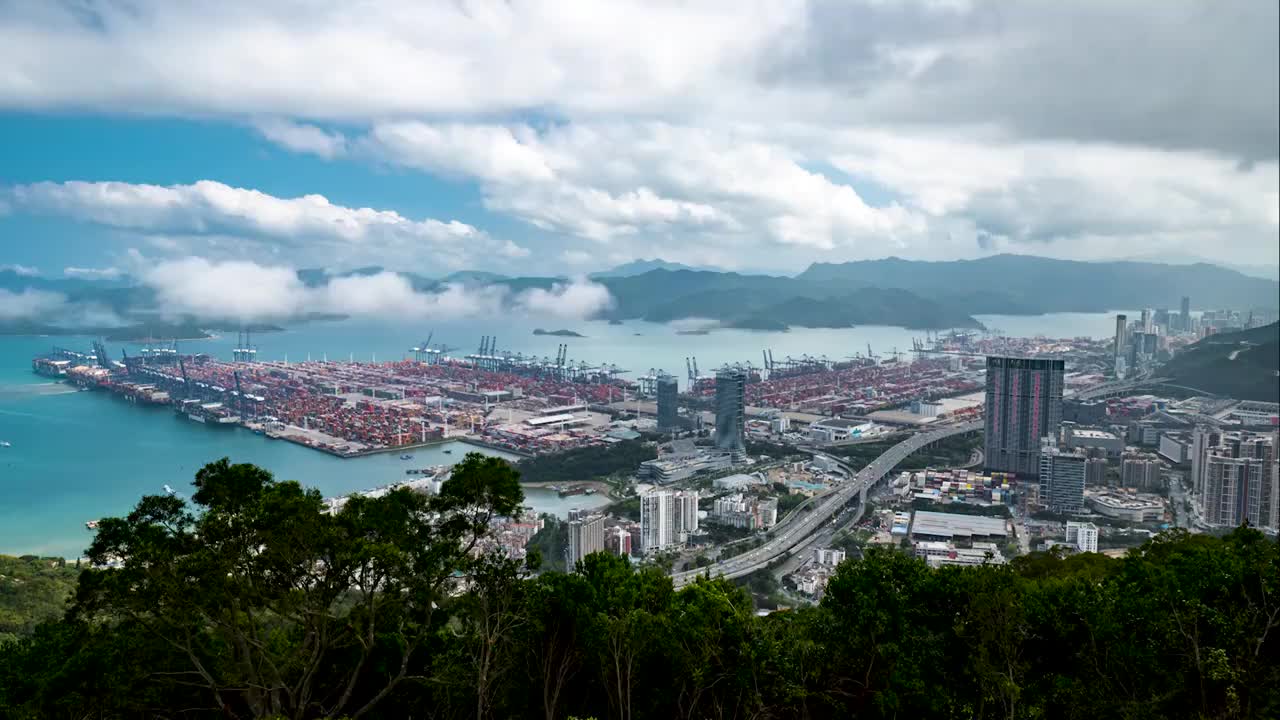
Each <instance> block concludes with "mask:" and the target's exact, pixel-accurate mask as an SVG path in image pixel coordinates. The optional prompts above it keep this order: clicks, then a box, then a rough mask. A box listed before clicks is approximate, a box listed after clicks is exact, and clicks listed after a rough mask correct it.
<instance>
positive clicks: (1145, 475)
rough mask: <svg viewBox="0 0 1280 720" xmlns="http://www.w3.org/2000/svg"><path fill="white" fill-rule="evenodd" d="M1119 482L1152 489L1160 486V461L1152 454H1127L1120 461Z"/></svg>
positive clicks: (1128, 486) (1132, 486) (1131, 486)
mask: <svg viewBox="0 0 1280 720" xmlns="http://www.w3.org/2000/svg"><path fill="white" fill-rule="evenodd" d="M1120 484H1121V485H1123V486H1124V487H1127V488H1138V489H1142V490H1153V489H1155V488H1158V487H1160V461H1159V460H1157V459H1156V458H1155V456H1153V455H1128V456H1125V458H1124V459H1123V460H1121V461H1120Z"/></svg>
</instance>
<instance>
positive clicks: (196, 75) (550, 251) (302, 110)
mask: <svg viewBox="0 0 1280 720" xmlns="http://www.w3.org/2000/svg"><path fill="white" fill-rule="evenodd" d="M1278 7H1280V6H1278V4H1277V3H1275V2H1257V1H1256V0H1216V1H1213V2H1209V1H1204V2H1195V1H1192V0H1187V1H1185V2H1166V1H1163V0H1147V1H1145V2H1144V1H1135V2H1123V3H1117V2H1114V1H1113V0H1073V1H1072V2H1059V3H1049V2H1043V3H1041V2H1019V3H1009V2H1003V1H998V0H993V1H991V2H981V1H978V0H974V1H972V2H969V1H966V0H916V1H911V0H904V1H902V2H890V1H888V0H811V1H808V2H803V1H799V0H768V1H759V2H757V1H756V0H732V1H729V0H724V1H722V0H703V1H701V2H673V1H668V0H611V1H610V2H598V1H583V2H577V1H570V0H548V1H546V2H542V1H536V0H506V1H498V0H449V1H438V2H433V1H431V0H380V1H379V2H376V3H374V2H350V1H346V2H322V1H320V0H306V1H303V0H274V1H267V0H253V1H251V0H221V1H220V2H217V3H197V2H186V1H185V0H179V1H176V2H175V1H174V0H0V47H3V48H4V51H3V52H0V267H8V268H10V269H18V270H20V271H22V272H25V273H40V274H42V275H47V276H53V277H60V276H77V277H111V276H114V275H120V274H125V273H127V274H129V275H131V276H135V277H150V278H154V279H155V284H156V285H157V287H161V286H174V285H176V286H178V287H183V286H184V284H185V283H186V282H187V281H188V280H190V279H192V278H194V277H204V278H210V277H224V276H225V277H228V278H233V277H238V276H239V275H240V274H239V273H233V272H229V271H230V270H236V269H238V270H245V269H246V268H247V269H248V270H250V271H253V272H251V273H250V277H253V278H255V281H256V280H264V279H267V278H271V277H274V276H273V275H271V273H273V272H278V271H279V270H281V269H289V268H306V267H325V268H330V269H334V270H343V269H350V268H357V267H364V266H370V265H379V266H383V267H387V268H391V269H397V270H408V271H413V272H416V273H421V274H424V275H428V276H443V275H445V274H447V273H450V272H453V271H456V270H461V269H478V270H488V271H494V272H500V273H505V274H514V275H522V274H556V275H565V276H577V275H583V274H585V273H588V272H592V271H597V270H602V269H605V268H608V267H611V266H613V265H617V264H620V263H623V262H627V261H630V260H633V259H637V258H654V257H661V258H664V259H666V260H668V261H675V262H683V263H687V264H691V265H698V266H717V267H723V268H726V269H735V270H745V271H771V272H797V271H800V270H803V269H804V268H805V267H806V266H808V265H809V264H810V263H811V262H817V261H823V262H839V261H847V260H859V259H871V258H880V257H886V256H898V257H905V258H913V259H922V260H949V259H957V258H976V257H982V256H985V255H990V254H995V253H1002V252H1013V253H1025V254H1035V255H1045V256H1051V257H1060V258H1070V259H1082V260H1099V259H1144V260H1157V261H1158V260H1165V261H1170V262H1190V261H1195V260H1202V259H1203V260H1209V261H1213V262H1219V263H1222V264H1228V265H1249V266H1259V265H1260V266H1276V265H1280V241H1278V239H1277V233H1278V232H1280V169H1278V165H1277V161H1278V159H1280V148H1278V142H1280V141H1278V138H1280V122H1278V120H1277V107H1278V106H1280V90H1278V86H1280V69H1278V64H1280V60H1278V58H1280V48H1278V42H1277V33H1278V30H1277V28H1278V27H1280V10H1278ZM233 263H238V265H237V264H233ZM218 271H223V275H221V276H220V275H216V274H213V273H216V272H218ZM254 272H256V273H258V274H253V273H254ZM197 274H198V275H197ZM229 281H234V280H229ZM240 282H244V281H243V280H242V281H240ZM586 289H587V290H589V289H590V288H586ZM206 290H210V291H212V292H214V294H217V293H216V288H206ZM295 290H297V292H303V290H302V289H297V288H295ZM403 290H404V289H403V288H380V289H379V292H383V291H385V292H388V293H395V292H402V291H403ZM564 290H565V292H579V291H582V290H583V288H576V287H575V288H570V287H566V288H565V289H564ZM295 299H296V298H295ZM437 300H438V299H437ZM528 301H529V302H534V299H532V298H530V299H528Z"/></svg>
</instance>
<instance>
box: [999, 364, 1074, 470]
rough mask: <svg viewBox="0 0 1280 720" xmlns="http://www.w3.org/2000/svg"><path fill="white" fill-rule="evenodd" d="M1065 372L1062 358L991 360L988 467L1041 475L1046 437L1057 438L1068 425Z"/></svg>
mask: <svg viewBox="0 0 1280 720" xmlns="http://www.w3.org/2000/svg"><path fill="white" fill-rule="evenodd" d="M1063 375H1064V363H1063V361H1062V360H1054V359H1031V358H1010V357H995V356H992V357H988V358H987V390H986V395H987V397H986V403H985V404H986V418H985V420H986V447H985V459H986V467H987V469H988V470H992V471H996V472H1011V473H1016V474H1017V475H1019V476H1020V477H1035V476H1036V475H1038V474H1039V472H1040V465H1039V458H1040V439H1041V438H1043V437H1057V436H1058V428H1059V426H1060V425H1061V424H1062V389H1063Z"/></svg>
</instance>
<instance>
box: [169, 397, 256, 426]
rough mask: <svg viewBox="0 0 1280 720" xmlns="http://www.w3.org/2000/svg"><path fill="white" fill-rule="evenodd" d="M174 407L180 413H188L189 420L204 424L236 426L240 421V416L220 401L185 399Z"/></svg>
mask: <svg viewBox="0 0 1280 720" xmlns="http://www.w3.org/2000/svg"><path fill="white" fill-rule="evenodd" d="M174 408H175V410H176V411H177V413H178V414H179V415H186V416H187V419H188V420H191V421H192V422H198V423H201V424H202V425H211V426H213V427H235V426H236V425H238V424H239V423H240V416H239V415H236V414H235V413H233V412H231V410H229V409H228V408H227V407H225V406H224V405H223V404H222V403H220V402H200V401H199V400H184V401H182V402H181V403H180V404H178V405H175V406H174Z"/></svg>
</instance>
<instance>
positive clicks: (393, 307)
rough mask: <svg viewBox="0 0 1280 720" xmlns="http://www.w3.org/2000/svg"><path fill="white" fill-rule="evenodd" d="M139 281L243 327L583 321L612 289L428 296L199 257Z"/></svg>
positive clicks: (385, 281) (159, 295)
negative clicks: (508, 315) (325, 321)
mask: <svg viewBox="0 0 1280 720" xmlns="http://www.w3.org/2000/svg"><path fill="white" fill-rule="evenodd" d="M141 279H142V281H143V283H144V284H146V285H147V286H148V287H150V288H151V289H153V290H154V291H155V294H156V302H157V305H158V307H159V308H161V309H162V310H163V312H165V313H166V314H169V315H171V316H186V315H191V316H196V317H200V318H205V319H220V320H221V319H230V320H239V321H256V320H282V319H288V318H291V317H298V316H301V315H304V314H307V313H314V312H321V313H338V314H344V315H353V316H362V317H395V318H398V319H425V318H433V317H449V318H459V317H481V316H492V315H497V314H499V313H504V312H507V311H510V310H514V311H517V312H522V313H526V314H530V315H554V316H556V317H565V318H584V317H589V316H591V315H594V314H596V313H598V312H599V311H600V310H603V309H604V308H606V307H608V305H609V303H610V302H611V298H610V297H609V294H608V291H607V290H605V289H604V288H603V287H602V286H600V285H596V284H594V283H590V282H588V281H586V280H575V281H572V282H569V283H564V284H557V285H556V286H555V287H554V288H552V289H551V290H537V289H535V290H528V291H525V292H522V293H519V294H514V295H513V294H512V293H511V292H510V291H509V290H508V288H506V287H505V286H502V285H464V284H462V283H449V284H446V285H444V286H442V287H441V288H439V289H436V290H434V291H431V292H424V291H420V290H417V289H415V288H414V287H413V285H412V284H411V283H410V282H409V281H408V280H407V279H406V278H405V277H404V276H402V275H398V274H395V273H390V272H378V273H374V274H367V275H363V274H362V275H350V276H343V277H336V278H331V279H330V280H329V281H328V282H327V283H326V284H324V285H321V286H318V287H310V286H307V285H306V284H305V283H303V282H302V281H301V280H300V279H299V278H298V275H297V272H296V271H295V270H294V269H293V268H291V267H285V266H271V265H259V264H257V263H252V262H246V261H225V262H215V261H210V260H207V259H205V258H198V257H188V258H183V259H179V260H167V261H161V262H158V263H155V264H154V265H152V267H151V268H150V269H149V270H147V271H146V272H144V273H142V274H141Z"/></svg>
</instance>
